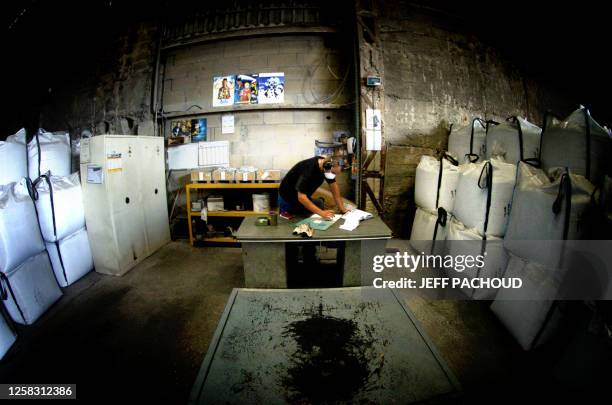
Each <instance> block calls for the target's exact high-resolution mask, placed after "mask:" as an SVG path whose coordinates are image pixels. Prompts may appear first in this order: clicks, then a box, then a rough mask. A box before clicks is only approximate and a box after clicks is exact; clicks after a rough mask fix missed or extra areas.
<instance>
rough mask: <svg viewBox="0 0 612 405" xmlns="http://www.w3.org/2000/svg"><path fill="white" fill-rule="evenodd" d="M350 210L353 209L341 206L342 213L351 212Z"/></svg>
mask: <svg viewBox="0 0 612 405" xmlns="http://www.w3.org/2000/svg"><path fill="white" fill-rule="evenodd" d="M350 211H351V209H348V208H344V207H341V208H340V213H341V214H342V215H344V214H346V213H347V212H350Z"/></svg>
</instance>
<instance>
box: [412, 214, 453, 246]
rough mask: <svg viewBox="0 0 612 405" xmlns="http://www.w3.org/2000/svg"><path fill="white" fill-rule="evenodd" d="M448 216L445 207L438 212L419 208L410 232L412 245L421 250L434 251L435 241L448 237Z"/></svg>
mask: <svg viewBox="0 0 612 405" xmlns="http://www.w3.org/2000/svg"><path fill="white" fill-rule="evenodd" d="M448 217H449V215H448V214H447V212H446V211H445V210H444V209H443V208H440V209H439V210H438V212H437V214H435V213H434V212H432V211H426V210H424V209H423V208H417V210H416V213H415V214H414V221H413V223H412V231H411V232H410V245H411V246H412V247H413V248H415V249H416V250H418V251H419V252H432V251H433V250H434V249H435V245H434V242H433V241H443V240H445V239H446V232H447V221H448V219H449V218H448ZM440 246H441V244H438V247H440Z"/></svg>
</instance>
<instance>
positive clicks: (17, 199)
mask: <svg viewBox="0 0 612 405" xmlns="http://www.w3.org/2000/svg"><path fill="white" fill-rule="evenodd" d="M30 191H32V189H31V187H29V181H28V180H27V179H24V180H22V181H20V182H19V183H10V184H8V185H4V186H0V283H1V285H2V291H5V292H6V294H4V295H3V297H4V298H5V306H6V308H7V310H8V312H9V314H10V315H11V317H12V318H13V320H14V321H15V322H18V323H23V324H26V325H29V324H31V323H33V322H35V321H36V320H37V319H38V318H39V317H40V316H41V315H42V314H43V313H44V312H45V311H46V310H47V308H49V307H50V306H51V305H52V304H53V303H54V302H55V301H57V300H58V299H59V298H60V297H61V295H62V292H61V290H60V289H59V286H58V284H57V282H56V281H55V277H53V272H52V270H51V263H50V261H49V256H48V255H47V252H46V251H45V245H44V243H43V240H42V238H41V234H40V229H39V227H38V221H37V219H36V211H35V209H34V203H33V202H32V199H31V197H30ZM32 192H33V191H32Z"/></svg>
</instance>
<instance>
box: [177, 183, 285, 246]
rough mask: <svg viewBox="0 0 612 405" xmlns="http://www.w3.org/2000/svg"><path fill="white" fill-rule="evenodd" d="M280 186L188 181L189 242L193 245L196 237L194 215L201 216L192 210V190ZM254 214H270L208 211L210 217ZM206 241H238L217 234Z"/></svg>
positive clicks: (275, 187)
mask: <svg viewBox="0 0 612 405" xmlns="http://www.w3.org/2000/svg"><path fill="white" fill-rule="evenodd" d="M279 187H280V182H279V183H188V184H187V185H186V186H185V196H186V202H187V223H188V227H189V243H190V244H191V245H192V246H193V243H194V237H193V229H192V226H191V219H192V217H199V216H200V211H192V210H191V191H192V190H202V189H204V190H228V189H229V190H237V189H243V190H244V189H249V190H278V188H279ZM253 215H268V213H267V212H257V211H248V210H245V211H235V210H228V211H210V212H208V216H209V217H226V218H243V217H247V216H253ZM203 241H204V242H213V243H238V242H237V241H236V239H235V238H234V237H230V236H217V237H212V238H204V239H203Z"/></svg>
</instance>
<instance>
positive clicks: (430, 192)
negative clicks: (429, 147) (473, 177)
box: [410, 153, 460, 251]
mask: <svg viewBox="0 0 612 405" xmlns="http://www.w3.org/2000/svg"><path fill="white" fill-rule="evenodd" d="M459 175H460V171H459V166H458V162H457V161H456V160H455V159H454V158H453V157H452V156H450V155H448V154H446V153H445V154H443V155H442V156H441V157H440V159H436V158H434V157H432V156H422V157H421V161H420V162H419V165H418V166H417V169H416V177H415V202H416V204H417V207H418V208H417V212H416V214H415V218H414V222H413V224H412V231H411V235H410V240H411V245H412V246H413V247H414V248H415V249H417V250H421V251H424V250H430V248H431V247H430V246H429V245H430V243H427V242H424V241H432V240H444V238H445V234H446V230H445V227H446V217H447V215H448V213H450V212H451V211H452V209H453V205H454V199H455V194H456V185H457V181H458V179H459Z"/></svg>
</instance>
